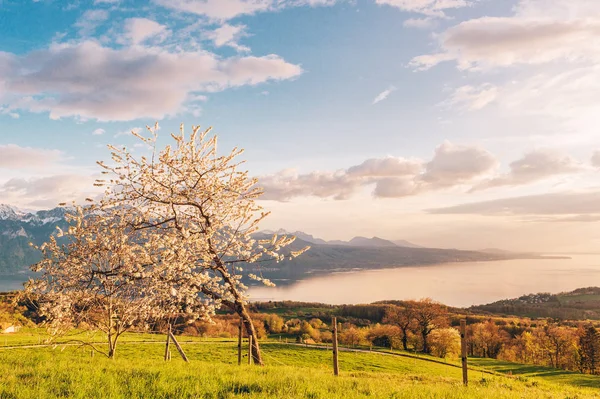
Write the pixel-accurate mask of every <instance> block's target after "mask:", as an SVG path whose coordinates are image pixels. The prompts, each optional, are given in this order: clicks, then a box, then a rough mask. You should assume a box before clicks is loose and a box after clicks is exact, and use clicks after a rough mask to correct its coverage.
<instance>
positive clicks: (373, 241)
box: [261, 229, 423, 248]
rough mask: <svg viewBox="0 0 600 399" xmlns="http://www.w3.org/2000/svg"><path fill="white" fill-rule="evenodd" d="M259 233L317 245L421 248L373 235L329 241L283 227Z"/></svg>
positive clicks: (409, 243)
mask: <svg viewBox="0 0 600 399" xmlns="http://www.w3.org/2000/svg"><path fill="white" fill-rule="evenodd" d="M261 233H263V234H286V235H293V236H296V238H297V239H300V240H303V241H306V242H307V243H310V244H317V245H344V246H351V247H379V248H381V247H404V248H423V247H422V246H420V245H416V244H413V243H411V242H409V241H406V240H396V241H390V240H385V239H383V238H379V237H373V238H367V237H360V236H358V237H354V238H352V239H351V240H349V241H342V240H331V241H325V240H323V239H321V238H316V237H314V236H312V235H310V234H306V233H304V232H302V231H294V232H291V231H287V230H284V229H279V230H276V231H273V230H263V231H262V232H261Z"/></svg>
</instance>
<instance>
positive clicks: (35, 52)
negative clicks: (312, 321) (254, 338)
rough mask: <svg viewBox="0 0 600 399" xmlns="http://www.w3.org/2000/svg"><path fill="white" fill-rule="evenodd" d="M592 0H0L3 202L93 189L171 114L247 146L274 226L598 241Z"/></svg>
mask: <svg viewBox="0 0 600 399" xmlns="http://www.w3.org/2000/svg"><path fill="white" fill-rule="evenodd" d="M598 115H600V2H599V1H597V0H149V1H138V0H86V1H84V0H75V1H59V0H36V1H33V0H0V203H5V204H10V205H14V206H18V207H20V208H23V209H33V210H35V209H48V208H53V207H55V206H56V205H57V204H58V203H60V202H64V201H70V200H73V199H77V200H81V199H83V198H85V197H86V196H88V195H90V193H91V194H93V190H94V188H93V186H92V182H93V180H94V178H95V177H96V176H97V175H98V173H99V168H98V166H97V165H96V161H98V160H107V159H109V158H110V152H109V150H108V149H107V147H106V146H107V144H112V145H118V146H121V145H123V146H127V147H128V148H130V150H131V151H133V152H135V151H143V150H142V148H140V143H139V141H137V139H136V138H135V137H133V136H132V135H131V134H130V132H131V131H132V130H134V131H143V130H144V127H145V126H147V125H154V123H155V122H156V121H158V123H159V125H160V127H161V129H160V132H159V142H160V143H161V144H165V145H166V144H167V143H168V142H169V133H170V132H173V131H177V130H178V129H179V125H180V123H184V126H187V127H188V128H190V127H191V125H201V126H205V127H208V126H212V127H213V129H214V130H213V131H214V132H215V133H216V134H217V135H218V136H219V148H220V149H223V150H224V151H225V150H227V149H231V148H233V147H241V148H244V149H245V150H246V151H245V153H244V154H243V157H244V159H246V160H247V167H248V170H249V171H250V172H251V174H252V175H253V176H256V177H258V178H259V182H260V185H261V186H262V187H263V188H264V190H265V194H264V196H263V200H261V205H263V206H264V207H265V208H266V209H268V210H270V211H272V214H271V215H270V216H269V218H267V219H266V220H265V222H264V223H263V225H262V227H263V228H265V229H279V228H284V229H286V230H288V231H296V230H300V231H304V232H306V233H309V234H313V235H315V236H316V237H321V238H324V239H350V238H352V237H354V236H359V235H360V236H367V237H372V236H378V237H383V238H387V239H394V240H395V239H398V240H399V239H406V240H409V241H412V242H415V243H417V244H420V245H425V246H434V247H442V248H461V249H482V248H490V247H494V248H504V249H509V250H519V251H545V252H549V251H552V252H561V251H564V252H567V251H598V247H599V246H600V184H599V183H598V181H599V177H600V130H599V126H598V123H597V120H598V119H597V118H598Z"/></svg>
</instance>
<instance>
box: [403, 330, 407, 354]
mask: <svg viewBox="0 0 600 399" xmlns="http://www.w3.org/2000/svg"><path fill="white" fill-rule="evenodd" d="M407 332H408V331H407V329H406V328H403V329H402V348H404V350H405V351H407V350H408V335H407Z"/></svg>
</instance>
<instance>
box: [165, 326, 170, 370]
mask: <svg viewBox="0 0 600 399" xmlns="http://www.w3.org/2000/svg"><path fill="white" fill-rule="evenodd" d="M170 339H171V325H170V324H169V330H168V331H167V343H166V344H165V362H166V361H167V360H169V341H170Z"/></svg>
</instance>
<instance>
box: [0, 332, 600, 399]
mask: <svg viewBox="0 0 600 399" xmlns="http://www.w3.org/2000/svg"><path fill="white" fill-rule="evenodd" d="M40 337H43V333H41V332H39V331H36V330H27V331H23V332H21V333H19V334H16V335H10V336H8V335H7V336H2V337H0V399H9V398H10V399H13V398H36V399H37V398H40V399H42V398H57V397H61V398H215V399H221V398H223V399H225V398H324V399H325V398H344V399H351V398H363V397H369V398H465V399H467V398H562V399H567V398H571V399H574V398H588V397H589V398H594V397H596V398H600V393H598V389H597V388H598V387H600V378H598V377H591V376H583V375H580V374H575V373H562V372H561V373H558V372H557V373H558V374H557V375H555V376H553V375H550V373H549V372H548V373H545V372H543V371H544V370H539V368H537V369H538V370H537V371H536V370H533V369H530V370H528V369H526V367H528V366H523V365H515V364H510V363H503V362H498V361H491V360H489V359H482V361H479V360H478V359H473V360H472V363H473V364H476V365H477V366H478V367H481V369H480V370H491V371H498V372H508V371H512V373H513V375H514V376H513V377H508V376H502V375H501V374H487V373H484V372H482V371H471V372H470V379H471V383H470V385H469V386H468V387H463V386H462V384H461V370H460V369H459V368H457V367H452V366H451V365H444V364H439V363H432V362H428V361H424V360H421V359H415V358H409V357H399V356H390V355H380V354H375V353H349V352H341V353H340V368H341V375H340V377H337V378H336V377H334V376H333V375H332V371H331V353H330V352H329V351H326V350H323V349H314V348H305V347H300V346H290V345H285V344H281V343H278V342H268V341H265V342H263V343H262V346H263V352H264V358H265V362H266V363H267V366H265V367H254V366H248V365H247V364H243V365H242V366H238V365H237V352H236V343H235V342H232V341H227V340H212V339H210V340H208V339H200V338H189V337H180V342H181V343H182V346H183V347H184V349H185V351H186V353H187V355H188V357H189V358H190V363H187V364H186V363H184V362H183V361H182V360H181V359H180V358H179V357H177V353H176V352H173V354H172V355H173V360H171V361H170V362H164V361H163V360H162V357H163V352H164V346H163V345H162V341H164V337H162V336H157V335H142V334H130V335H127V336H125V337H124V338H125V339H124V340H123V343H122V344H121V346H120V347H119V348H118V349H117V358H116V359H114V360H109V359H106V358H104V357H102V356H100V355H98V354H96V355H95V356H93V357H92V356H91V353H90V349H89V348H87V347H77V346H66V345H64V344H63V345H60V344H59V345H57V346H55V347H36V348H26V349H25V348H20V349H8V348H7V347H5V346H3V345H4V344H5V343H8V344H9V345H13V346H17V345H27V344H37V343H38V342H39V340H40ZM82 337H85V338H86V339H91V340H98V339H99V338H100V336H99V335H97V336H93V335H90V334H85V333H84V334H79V335H78V338H82ZM2 341H4V342H2ZM139 341H150V342H149V343H140V342H139ZM152 341H154V342H157V341H161V342H159V343H152ZM173 350H174V349H173ZM483 360H485V361H483ZM245 362H246V360H244V363H245ZM453 363H454V362H453ZM519 368H521V370H522V372H520V373H519V372H518V371H517V370H518V369H519ZM554 371H556V370H554ZM517 374H519V376H518V377H517ZM592 387H595V388H596V389H594V388H592Z"/></svg>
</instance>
